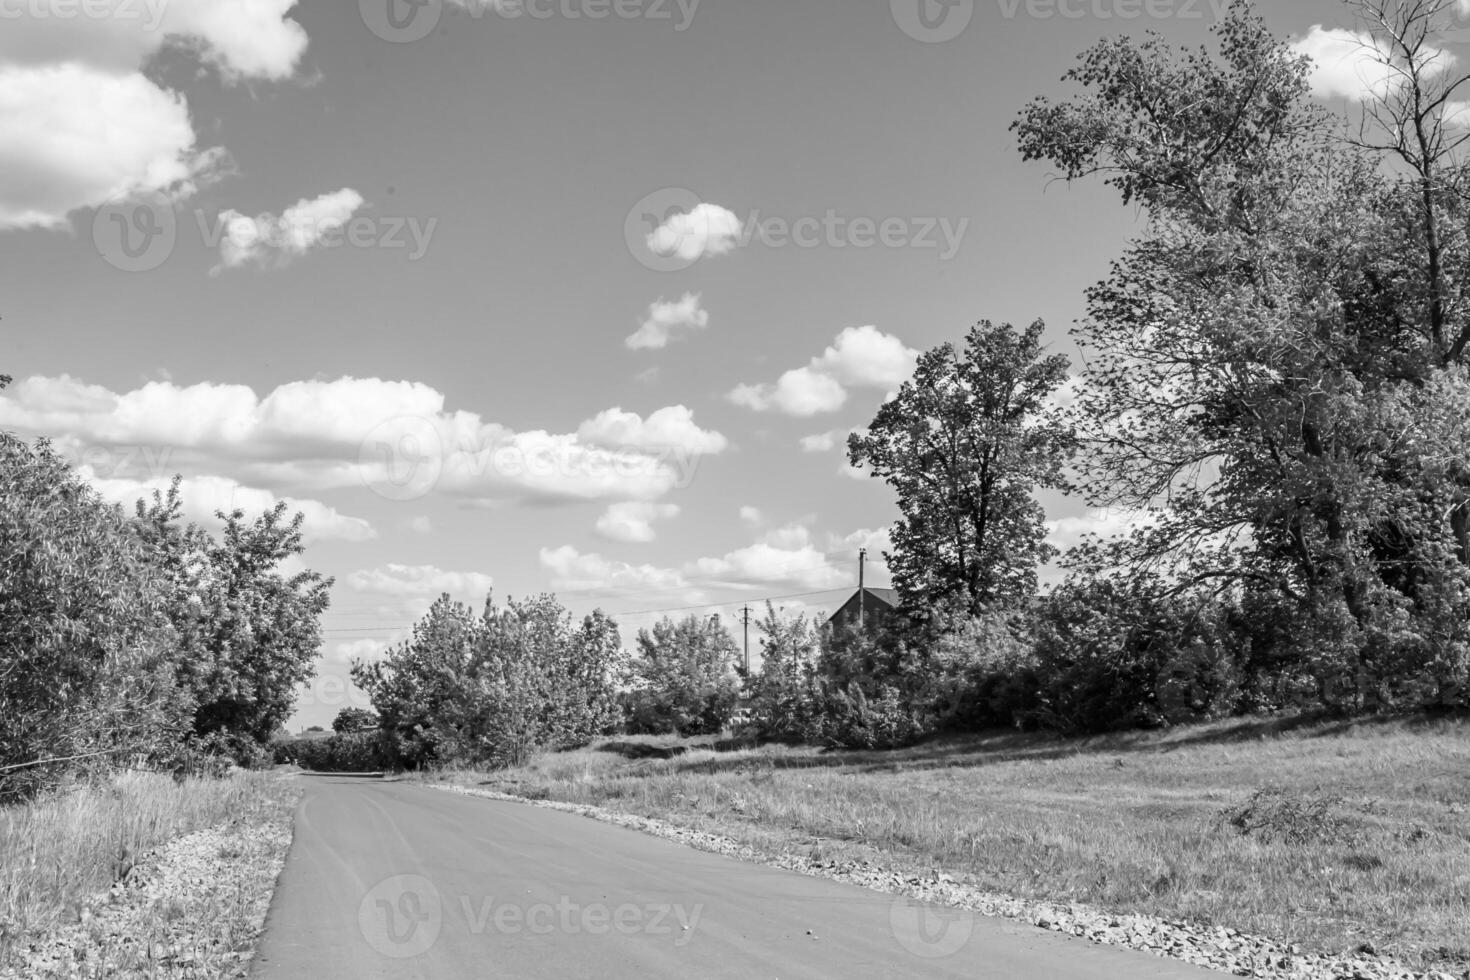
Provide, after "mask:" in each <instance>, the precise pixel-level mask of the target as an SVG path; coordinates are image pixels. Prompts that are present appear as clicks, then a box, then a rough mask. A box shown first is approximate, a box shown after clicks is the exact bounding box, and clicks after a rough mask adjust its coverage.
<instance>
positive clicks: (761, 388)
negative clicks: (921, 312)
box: [729, 326, 919, 417]
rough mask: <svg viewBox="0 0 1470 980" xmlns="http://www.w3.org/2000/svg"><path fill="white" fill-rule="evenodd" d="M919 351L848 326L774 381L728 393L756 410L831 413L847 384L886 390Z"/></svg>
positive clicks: (870, 330)
mask: <svg viewBox="0 0 1470 980" xmlns="http://www.w3.org/2000/svg"><path fill="white" fill-rule="evenodd" d="M918 357H919V352H918V351H916V350H913V349H911V348H909V347H907V346H905V345H904V343H903V341H901V340H899V339H898V338H897V337H894V336H892V335H891V334H886V333H883V332H882V331H881V330H879V329H878V328H877V327H873V326H866V327H849V328H848V329H846V330H844V331H842V333H840V334H838V335H837V339H836V340H835V341H834V342H833V343H832V345H831V346H830V347H828V348H827V349H826V351H824V352H823V353H822V354H821V355H820V356H818V357H814V358H812V361H811V363H810V364H807V365H806V366H804V367H799V368H795V369H793V370H791V371H787V372H786V373H785V374H783V375H781V377H780V378H778V379H777V380H776V381H775V383H773V384H742V385H739V386H737V387H736V388H735V389H734V390H733V391H731V392H730V395H729V398H730V400H731V401H733V402H734V403H735V404H737V405H742V406H744V407H746V408H749V409H753V410H755V411H758V412H766V411H779V412H782V413H784V414H786V415H792V416H797V417H809V416H812V415H820V414H823V413H826V412H835V411H837V410H838V409H839V408H841V407H842V406H843V405H844V404H846V403H847V398H848V389H849V388H852V387H864V388H878V389H882V390H888V391H891V390H893V389H894V388H897V387H898V386H899V385H901V384H902V383H903V382H904V381H905V380H907V379H908V377H909V376H910V375H911V374H913V371H914V366H915V364H916V363H917V361H918Z"/></svg>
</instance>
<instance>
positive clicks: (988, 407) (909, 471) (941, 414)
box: [848, 322, 1072, 614]
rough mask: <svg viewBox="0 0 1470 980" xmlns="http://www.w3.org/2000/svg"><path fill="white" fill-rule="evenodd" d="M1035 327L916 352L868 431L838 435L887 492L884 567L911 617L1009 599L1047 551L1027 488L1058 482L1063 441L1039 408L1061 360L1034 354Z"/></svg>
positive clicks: (1063, 370)
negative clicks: (893, 512)
mask: <svg viewBox="0 0 1470 980" xmlns="http://www.w3.org/2000/svg"><path fill="white" fill-rule="evenodd" d="M1042 330H1043V326H1042V324H1041V323H1039V322H1038V323H1034V324H1032V325H1031V326H1030V327H1029V328H1027V329H1026V330H1025V331H1024V332H1022V333H1019V334H1018V333H1017V332H1016V331H1014V330H1013V329H1012V328H1011V327H1010V325H1009V324H1006V325H1002V326H994V325H992V324H991V323H989V322H983V323H981V324H979V325H978V326H976V327H974V328H973V329H971V331H970V332H969V335H968V336H967V337H966V338H965V345H964V348H963V349H962V350H957V349H956V348H955V346H954V345H953V344H943V345H941V346H939V347H936V348H935V349H933V350H931V351H929V352H927V353H925V354H924V355H922V356H921V357H920V358H919V364H918V368H917V370H916V371H915V372H914V377H913V378H912V379H911V380H909V381H907V382H905V383H904V385H903V387H902V388H900V389H899V391H898V394H897V396H896V397H894V398H893V399H892V400H890V401H889V402H887V403H886V404H884V405H883V407H882V408H880V409H879V410H878V415H877V417H876V418H874V420H873V422H872V424H871V425H870V426H869V427H868V431H867V432H866V433H855V434H853V435H852V436H850V437H849V440H848V457H849V459H850V461H851V463H852V465H853V466H866V467H867V468H868V469H869V470H870V472H871V474H872V475H873V476H875V477H879V478H881V479H884V480H887V481H888V483H889V484H890V485H891V486H892V487H893V488H894V490H896V491H897V493H898V507H899V511H900V513H901V515H902V516H901V517H900V519H899V521H898V522H897V524H895V525H894V529H893V534H892V538H893V552H892V554H891V555H889V556H888V559H889V567H890V568H891V569H892V572H893V580H894V584H895V586H897V588H898V591H899V594H900V596H901V597H902V598H903V601H904V604H905V605H906V606H907V607H909V608H911V609H921V610H929V609H937V608H939V607H942V606H946V605H948V604H950V603H952V602H957V603H959V604H960V605H961V606H962V607H963V608H964V609H965V610H966V611H968V612H969V613H971V614H974V613H978V612H979V611H980V610H981V609H982V608H983V607H985V606H986V605H988V604H991V603H1001V604H1006V603H1014V602H1016V601H1019V600H1021V599H1023V598H1024V597H1026V596H1029V595H1031V594H1032V593H1034V592H1035V590H1036V569H1037V566H1038V565H1040V564H1042V563H1044V562H1045V561H1047V560H1048V559H1049V558H1050V557H1051V556H1052V555H1053V553H1054V550H1053V549H1052V548H1051V547H1050V546H1049V545H1047V544H1046V541H1045V538H1046V528H1045V523H1044V514H1043V512H1042V509H1041V506H1040V504H1038V503H1037V501H1036V500H1035V498H1034V492H1035V490H1036V489H1037V488H1039V487H1046V486H1053V485H1056V484H1057V483H1058V481H1059V480H1060V478H1061V473H1062V467H1063V465H1064V464H1065V462H1066V460H1067V456H1068V454H1069V453H1070V451H1071V447H1072V435H1071V433H1070V431H1069V430H1068V429H1067V428H1066V427H1065V426H1063V425H1061V424H1059V423H1058V422H1056V421H1055V420H1054V419H1052V418H1051V417H1050V415H1049V413H1048V411H1047V399H1048V397H1049V396H1050V395H1051V394H1052V393H1053V392H1055V391H1056V390H1057V388H1059V387H1060V386H1061V385H1062V384H1063V383H1064V382H1065V381H1066V379H1067V359H1066V358H1065V357H1064V356H1062V355H1053V356H1050V357H1047V356H1043V349H1042V346H1041V334H1042Z"/></svg>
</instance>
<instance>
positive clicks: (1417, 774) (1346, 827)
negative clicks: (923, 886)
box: [439, 719, 1470, 975]
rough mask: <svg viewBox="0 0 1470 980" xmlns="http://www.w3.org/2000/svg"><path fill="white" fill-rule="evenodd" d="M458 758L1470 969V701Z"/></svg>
mask: <svg viewBox="0 0 1470 980" xmlns="http://www.w3.org/2000/svg"><path fill="white" fill-rule="evenodd" d="M650 749H652V750H653V751H650ZM670 749H672V750H673V752H670V751H669V750H670ZM680 749H682V750H683V751H682V752H679V750H680ZM674 753H679V754H674ZM660 756H671V757H667V758H661V757H660ZM439 778H443V779H449V780H454V781H459V782H483V783H484V784H486V785H488V786H492V787H494V788H497V789H500V790H502V791H505V792H511V793H517V794H519V795H522V796H526V797H532V798H544V799H552V800H563V801H569V802H577V803H591V804H597V805H601V806H605V807H610V808H613V809H617V810H622V811H625V812H631V813H639V814H643V815H646V816H655V817H662V818H665V819H668V820H672V821H675V822H678V823H680V824H683V825H686V826H690V827H694V828H697V829H701V830H706V831H711V832H716V833H723V834H727V835H729V836H731V837H735V838H737V839H740V840H742V841H744V842H746V843H749V844H752V845H753V846H755V847H757V848H758V849H760V850H762V851H765V852H766V853H780V852H789V851H799V852H802V853H810V854H812V855H814V856H817V857H820V858H825V859H833V860H848V859H867V860H871V861H875V862H879V863H883V864H887V865H890V866H894V867H896V868H900V869H911V870H928V869H932V868H942V869H945V870H947V871H949V872H950V873H952V874H955V875H956V876H957V877H960V878H961V879H962V880H966V881H968V882H969V883H971V884H973V885H976V886H978V887H981V888H984V889H987V890H991V891H996V892H1003V893H1008V894H1012V895H1017V896H1023V897H1028V898H1041V899H1050V900H1060V901H1076V902H1084V903H1087V904H1090V905H1094V906H1099V907H1102V908H1106V909H1110V910H1116V911H1120V912H1138V913H1144V914H1150V915H1155V916H1159V917H1162V918H1165V919H1171V920H1173V919H1187V920H1190V921H1192V922H1195V923H1199V924H1203V925H1208V926H1224V927H1228V928H1234V929H1239V930H1241V931H1243V932H1249V933H1254V934H1259V935H1265V936H1270V937H1272V938H1276V939H1282V940H1286V941H1289V942H1293V943H1296V944H1298V945H1299V946H1301V947H1302V948H1303V949H1304V950H1306V951H1312V952H1323V953H1340V952H1347V951H1351V950H1354V949H1357V948H1359V947H1361V946H1363V945H1364V944H1367V945H1369V946H1371V947H1372V948H1373V950H1375V951H1376V952H1377V953H1378V954H1380V955H1388V956H1393V957H1396V958H1398V959H1400V960H1402V961H1404V962H1405V963H1408V964H1410V965H1412V966H1416V967H1418V968H1421V969H1436V970H1441V971H1445V972H1448V973H1452V974H1455V975H1460V974H1461V973H1462V972H1465V971H1470V927H1467V922H1470V722H1467V721H1466V720H1464V719H1459V720H1454V719H1441V720H1437V721H1436V720H1427V719H1398V720H1386V721H1371V722H1368V721H1365V722H1360V723H1356V724H1353V723H1328V722H1313V721H1310V720H1304V719H1299V720H1274V721H1273V720H1246V721H1241V720H1236V721H1232V722H1225V723H1217V724H1213V725H1207V726H1199V727H1194V728H1186V729H1177V730H1174V731H1170V732H1166V733H1135V734H1127V735H1118V736H1109V737H1101V738H1093V739H1086V740H1072V741H1067V740H1061V739H1058V738H1054V737H1048V736H1039V735H1022V734H1014V733H1006V734H997V735H992V736H980V737H970V738H958V739H949V740H941V741H936V742H932V743H929V744H925V745H922V746H918V747H915V748H910V749H906V750H902V751H897V752H889V753H883V752H821V751H818V750H815V749H809V748H786V747H780V746H768V747H763V748H755V749H742V750H737V751H729V752H718V751H715V750H714V749H713V747H712V745H711V744H710V743H709V741H708V740H706V741H705V742H703V743H701V742H693V743H682V744H676V743H674V742H672V741H670V740H657V739H621V740H615V741H608V742H601V743H597V744H594V745H592V746H589V747H587V748H584V749H579V750H576V751H570V752H562V753H550V754H546V755H542V756H539V757H537V758H535V759H534V760H533V761H532V762H531V763H530V764H528V765H527V766H525V767H523V768H520V769H516V770H509V771H505V772H500V773H495V774H492V775H489V776H475V775H473V774H467V773H446V774H443V775H442V776H440V777H439Z"/></svg>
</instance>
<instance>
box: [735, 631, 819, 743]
mask: <svg viewBox="0 0 1470 980" xmlns="http://www.w3.org/2000/svg"><path fill="white" fill-rule="evenodd" d="M756 628H757V629H758V630H759V631H760V649H761V669H760V673H759V674H757V675H756V676H755V678H754V679H753V682H752V684H751V701H752V703H751V713H752V716H753V718H754V721H755V723H756V725H757V727H758V728H759V730H760V734H761V735H762V736H764V737H766V738H772V739H788V740H792V741H802V740H805V739H806V738H807V737H808V736H809V735H811V733H812V729H813V726H814V725H815V723H816V720H817V719H816V711H817V706H816V703H815V700H814V691H815V683H816V677H815V670H816V663H817V657H818V653H819V650H820V647H821V637H820V636H819V635H818V632H817V629H816V627H815V626H814V625H813V624H812V622H811V621H810V620H808V619H807V618H806V616H797V617H795V618H785V617H782V616H780V615H778V614H777V612H776V607H775V606H773V605H772V604H771V603H770V602H767V603H766V615H765V617H764V618H763V619H761V620H760V622H759V623H757V624H756Z"/></svg>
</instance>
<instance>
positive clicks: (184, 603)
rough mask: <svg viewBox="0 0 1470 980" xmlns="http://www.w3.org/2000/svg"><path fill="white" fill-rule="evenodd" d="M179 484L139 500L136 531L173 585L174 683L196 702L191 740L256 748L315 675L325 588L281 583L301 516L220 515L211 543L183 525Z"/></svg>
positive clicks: (299, 548)
mask: <svg viewBox="0 0 1470 980" xmlns="http://www.w3.org/2000/svg"><path fill="white" fill-rule="evenodd" d="M182 513H183V501H182V498H181V496H180V493H179V481H178V480H177V479H176V480H175V481H174V483H173V485H172V486H171V487H170V488H169V491H168V493H167V494H161V493H155V494H154V498H153V501H152V502H151V503H150V504H145V503H144V502H142V501H139V503H138V507H137V519H136V520H135V521H134V527H135V529H136V531H137V533H138V535H139V537H140V538H141V539H142V540H143V542H144V543H145V544H146V546H147V547H148V548H149V550H150V551H151V553H152V555H153V557H154V561H155V562H156V563H157V564H158V565H159V566H160V567H161V568H163V569H164V570H165V571H166V573H167V575H168V577H169V580H170V583H171V592H172V596H171V601H170V603H169V615H170V619H171V620H172V622H173V625H174V628H175V630H176V632H177V633H178V635H179V638H180V657H179V664H178V669H179V680H180V684H181V686H182V687H183V688H184V689H186V690H187V691H188V692H189V693H190V695H191V696H192V698H193V701H194V718H193V732H194V734H195V735H196V736H197V737H199V738H210V737H211V736H217V738H218V739H223V740H225V742H230V741H231V740H240V739H245V740H249V741H252V742H255V743H258V744H264V743H266V742H267V741H269V739H270V737H271V733H272V732H274V731H275V730H276V728H277V727H279V725H280V724H281V723H282V722H284V721H285V720H286V719H287V718H288V717H289V716H290V714H291V711H292V707H293V705H294V703H295V698H296V688H297V686H298V685H300V684H301V683H303V682H304V681H306V680H308V679H309V678H310V677H311V676H312V674H313V673H314V672H315V662H316V658H317V652H318V649H319V647H320V646H321V626H320V617H321V615H322V613H324V612H325V611H326V609H327V606H328V604H329V602H330V590H331V585H332V583H331V580H330V579H324V578H323V577H322V576H320V575H318V574H317V573H316V572H312V571H302V572H297V573H295V574H293V575H289V576H287V575H283V574H281V572H280V570H279V569H280V565H281V563H282V562H284V561H285V560H286V559H288V558H291V557H294V556H296V555H300V554H301V553H302V552H303V550H304V548H303V545H302V527H303V524H304V522H305V518H304V516H303V515H301V514H297V515H296V516H295V517H294V518H292V519H290V520H287V518H286V505H285V504H284V503H281V504H278V505H276V507H275V508H274V509H273V510H270V511H267V512H265V513H264V514H262V515H261V516H260V517H257V518H256V519H255V520H253V521H249V520H247V519H246V517H245V514H244V512H243V511H238V510H237V511H234V512H233V513H228V514H226V513H223V512H221V513H220V514H219V515H218V516H219V518H220V519H221V520H222V521H224V523H225V526H224V530H223V533H222V535H221V537H220V538H219V539H215V538H214V537H212V536H211V535H209V534H208V533H206V532H205V531H204V530H203V529H201V528H200V527H199V526H198V525H195V524H185V523H184V522H183V519H182Z"/></svg>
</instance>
